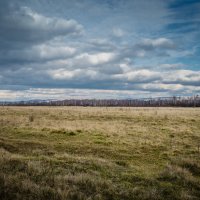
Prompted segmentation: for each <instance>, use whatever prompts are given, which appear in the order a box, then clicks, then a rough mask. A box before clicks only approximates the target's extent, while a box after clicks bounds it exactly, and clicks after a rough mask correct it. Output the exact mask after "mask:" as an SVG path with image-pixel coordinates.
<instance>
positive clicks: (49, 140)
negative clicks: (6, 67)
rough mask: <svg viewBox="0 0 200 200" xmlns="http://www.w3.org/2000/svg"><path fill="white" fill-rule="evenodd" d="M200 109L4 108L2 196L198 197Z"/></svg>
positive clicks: (0, 122)
mask: <svg viewBox="0 0 200 200" xmlns="http://www.w3.org/2000/svg"><path fill="white" fill-rule="evenodd" d="M199 145H200V108H91V107H0V199H2V200H4V199H6V200H7V199H10V200H11V199H15V200H17V199H20V200H21V199H37V200H39V199H48V200H50V199H61V200H62V199H78V200H79V199H88V200H89V199H90V200H93V199H95V200H101V199H102V200H103V199H108V200H110V199H118V200H122V199H124V200H128V199H183V200H184V199H185V200H186V199H200V147H199Z"/></svg>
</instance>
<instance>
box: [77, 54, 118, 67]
mask: <svg viewBox="0 0 200 200" xmlns="http://www.w3.org/2000/svg"><path fill="white" fill-rule="evenodd" d="M114 58H115V54H114V53H108V52H106V53H104V52H102V53H97V54H88V53H83V54H81V55H79V56H77V57H76V61H78V62H80V63H86V64H90V65H99V64H105V63H108V62H110V61H112V60H114Z"/></svg>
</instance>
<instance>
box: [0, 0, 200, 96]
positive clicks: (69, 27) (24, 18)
mask: <svg viewBox="0 0 200 200" xmlns="http://www.w3.org/2000/svg"><path fill="white" fill-rule="evenodd" d="M199 93H200V0H73V1H72V0H59V1H55V0H34V1H30V0H18V1H16V0H1V1H0V100H20V99H38V98H39V99H49V98H51V99H52V98H53V99H64V98H140V97H157V96H173V95H177V96H178V95H182V96H187V95H194V94H199Z"/></svg>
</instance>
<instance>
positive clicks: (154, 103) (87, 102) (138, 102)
mask: <svg viewBox="0 0 200 200" xmlns="http://www.w3.org/2000/svg"><path fill="white" fill-rule="evenodd" d="M0 105H1V106H93V107H103V106H104V107H170V106H176V107H200V97H199V95H196V96H192V97H175V96H174V97H159V98H143V99H66V100H30V101H17V102H0Z"/></svg>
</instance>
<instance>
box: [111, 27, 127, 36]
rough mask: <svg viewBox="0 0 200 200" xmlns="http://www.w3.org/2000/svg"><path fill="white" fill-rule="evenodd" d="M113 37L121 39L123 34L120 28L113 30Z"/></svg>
mask: <svg viewBox="0 0 200 200" xmlns="http://www.w3.org/2000/svg"><path fill="white" fill-rule="evenodd" d="M113 35H114V36H115V37H122V36H124V35H125V32H124V31H123V30H122V29H121V28H113Z"/></svg>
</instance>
